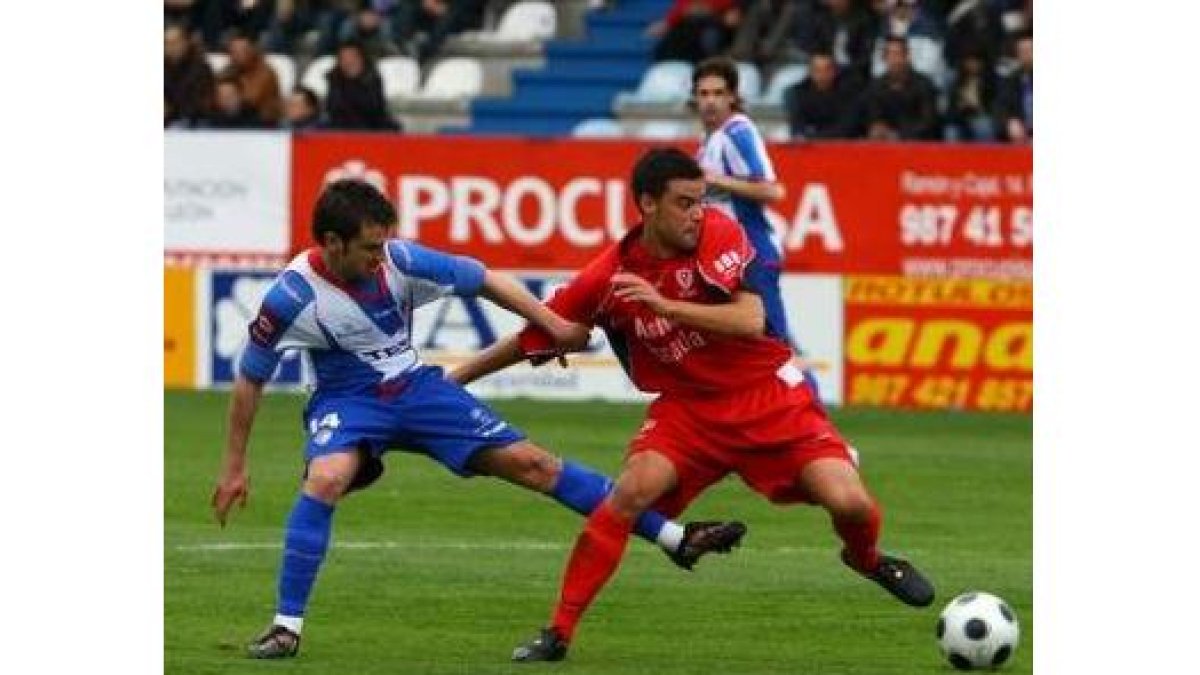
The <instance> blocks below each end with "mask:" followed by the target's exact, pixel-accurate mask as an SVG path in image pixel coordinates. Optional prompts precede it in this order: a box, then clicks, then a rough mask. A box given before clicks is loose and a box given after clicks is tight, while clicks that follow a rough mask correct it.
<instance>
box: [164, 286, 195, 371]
mask: <svg viewBox="0 0 1200 675" xmlns="http://www.w3.org/2000/svg"><path fill="white" fill-rule="evenodd" d="M195 279H196V273H195V272H194V271H193V270H191V269H188V268H182V267H164V268H163V386H165V387H189V388H190V387H194V386H195V385H196V308H195V297H196V294H195V288H196V281H195Z"/></svg>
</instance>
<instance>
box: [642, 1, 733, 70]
mask: <svg viewBox="0 0 1200 675" xmlns="http://www.w3.org/2000/svg"><path fill="white" fill-rule="evenodd" d="M741 20H742V10H741V6H740V5H739V4H738V2H737V0H675V3H674V4H673V5H671V9H670V11H668V12H667V15H666V17H664V18H663V19H661V20H659V21H656V22H654V23H652V24H650V26H649V27H648V28H647V29H646V34H647V35H649V36H650V37H654V38H661V39H660V40H659V42H658V45H657V46H656V47H655V48H654V60H655V61H688V62H690V63H697V62H699V61H703V60H704V59H706V58H708V57H710V56H716V55H718V54H721V53H722V52H724V51H725V50H726V49H727V48H728V47H729V46H730V43H732V42H733V36H734V33H735V32H736V31H737V28H738V25H739V24H740V23H741Z"/></svg>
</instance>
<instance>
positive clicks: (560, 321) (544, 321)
mask: <svg viewBox="0 0 1200 675" xmlns="http://www.w3.org/2000/svg"><path fill="white" fill-rule="evenodd" d="M479 294H480V295H482V296H483V297H485V298H487V299H488V300H491V301H492V302H494V303H496V304H497V305H500V306H501V307H503V308H505V309H507V310H508V311H510V312H513V313H514V314H518V315H520V316H522V317H524V318H525V319H527V320H528V321H529V322H530V323H532V324H533V325H535V326H537V327H538V328H541V329H542V330H544V331H546V333H547V334H548V335H549V336H550V337H551V339H553V340H554V342H555V343H556V344H558V345H560V346H562V347H565V348H567V349H572V348H574V349H577V348H578V347H575V346H573V345H575V344H576V343H578V342H579V341H580V339H581V336H582V340H583V343H584V344H587V335H588V329H587V327H585V326H581V325H579V324H577V323H574V322H571V321H567V320H566V319H564V318H562V317H561V316H559V315H558V314H555V313H554V311H553V310H551V309H550V308H549V307H546V306H545V305H543V304H542V303H541V302H540V301H539V300H538V299H537V298H535V297H534V296H533V294H532V293H530V292H529V290H528V289H526V288H525V285H524V284H522V283H521V282H519V281H517V280H516V279H515V278H514V277H512V276H511V275H508V274H504V273H503V272H496V271H495V270H490V269H489V270H487V271H486V272H485V273H484V277H483V288H482V289H480V292H479Z"/></svg>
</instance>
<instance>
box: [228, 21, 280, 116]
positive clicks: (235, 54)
mask: <svg viewBox="0 0 1200 675" xmlns="http://www.w3.org/2000/svg"><path fill="white" fill-rule="evenodd" d="M228 49H229V65H228V66H225V69H224V70H222V71H221V77H222V78H223V79H234V80H237V81H238V85H239V87H240V88H241V92H242V98H243V100H244V102H245V104H246V106H247V107H249V108H251V109H253V110H254V112H255V114H256V115H258V118H259V119H261V120H262V121H263V123H264V124H267V125H269V126H275V125H276V124H278V123H279V117H280V115H281V113H282V108H283V97H282V95H281V94H280V92H279V77H278V76H277V75H276V74H275V69H274V68H272V67H271V64H269V63H267V60H266V59H265V58H263V55H262V52H260V51H259V50H258V47H256V46H254V43H253V42H251V41H250V39H249V38H248V37H246V36H244V35H238V34H234V35H233V36H232V37H231V38H229V47H228Z"/></svg>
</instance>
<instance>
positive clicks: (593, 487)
mask: <svg viewBox="0 0 1200 675" xmlns="http://www.w3.org/2000/svg"><path fill="white" fill-rule="evenodd" d="M612 488H613V482H612V480H610V479H609V478H608V477H607V476H605V475H603V474H600V473H596V472H595V471H593V470H592V469H590V468H588V467H586V466H583V465H582V464H575V463H574V462H569V461H567V460H563V464H562V473H560V474H559V476H558V482H557V483H556V484H555V485H554V490H553V491H551V492H550V496H551V497H554V499H556V500H557V501H558V503H560V504H562V505H563V506H565V507H567V508H569V509H571V510H572V511H574V512H576V513H578V514H580V515H583V516H586V515H588V514H590V513H591V512H592V511H593V510H595V508H596V507H597V506H599V505H600V502H602V501H604V498H605V497H606V496H608V493H609V492H611V491H612ZM666 523H667V519H666V518H665V517H663V515H662V514H660V513H658V512H657V511H646V512H645V513H643V514H642V515H641V516H640V517H639V518H638V519H637V522H636V523H634V525H633V531H634V532H636V533H637V535H638V536H639V537H641V538H642V539H645V540H647V541H649V542H651V543H657V542H658V533H659V532H661V531H662V529H663V525H665V524H666Z"/></svg>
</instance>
